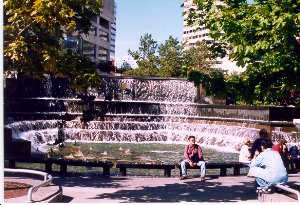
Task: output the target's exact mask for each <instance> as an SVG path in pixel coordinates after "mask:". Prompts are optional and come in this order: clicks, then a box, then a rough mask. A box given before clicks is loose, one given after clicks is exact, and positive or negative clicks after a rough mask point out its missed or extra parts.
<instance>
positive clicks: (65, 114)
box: [4, 75, 300, 152]
mask: <svg viewBox="0 0 300 205" xmlns="http://www.w3.org/2000/svg"><path fill="white" fill-rule="evenodd" d="M68 83H69V82H68V80H66V79H53V78H50V77H49V76H45V79H44V80H41V81H37V80H33V79H30V78H26V77H24V76H22V75H20V76H18V79H7V80H6V87H5V100H4V103H5V105H4V107H5V108H4V111H5V126H6V127H9V128H11V129H12V133H13V138H14V139H19V138H21V139H26V140H30V141H31V146H32V152H36V151H41V152H46V151H47V150H48V149H49V144H51V143H53V142H54V141H55V140H57V138H58V135H59V134H58V133H59V131H60V132H63V134H64V138H65V140H70V141H93V142H97V143H99V142H100V143H101V142H134V143H140V142H143V143H146V142H158V143H186V140H187V137H188V136H189V135H194V136H196V139H197V142H198V143H200V144H202V145H203V146H215V147H219V148H222V149H226V150H232V151H238V150H239V148H240V147H241V145H242V142H243V139H244V138H246V137H247V138H249V139H251V140H254V139H255V138H256V137H257V136H258V131H259V129H261V128H266V129H267V130H268V131H269V132H270V133H271V137H272V139H273V140H276V138H279V137H284V138H285V139H286V140H287V141H289V142H294V141H297V140H298V138H299V136H298V135H297V134H295V133H296V129H295V126H294V124H293V119H295V118H300V111H299V109H297V108H284V107H247V106H232V105H230V106H228V105H212V104H209V103H205V102H206V101H205V99H202V100H201V102H202V103H201V104H200V103H198V102H199V99H198V96H197V89H196V87H195V86H194V84H193V83H191V82H188V81H187V80H186V79H164V78H128V77H104V78H103V82H101V83H99V87H98V88H93V89H89V90H88V92H87V93H85V94H80V93H77V92H76V91H75V90H73V89H70V88H69V86H68ZM203 102H204V103H203ZM61 122H63V127H60V128H58V125H59V123H61Z"/></svg>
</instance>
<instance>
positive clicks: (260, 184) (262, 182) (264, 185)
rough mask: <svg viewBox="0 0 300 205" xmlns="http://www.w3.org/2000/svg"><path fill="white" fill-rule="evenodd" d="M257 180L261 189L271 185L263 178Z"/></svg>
mask: <svg viewBox="0 0 300 205" xmlns="http://www.w3.org/2000/svg"><path fill="white" fill-rule="evenodd" d="M255 180H256V182H257V184H258V185H259V186H260V187H266V186H268V185H269V183H268V182H266V181H265V180H263V179H261V178H258V177H256V178H255Z"/></svg>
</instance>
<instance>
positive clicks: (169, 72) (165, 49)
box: [158, 36, 183, 77]
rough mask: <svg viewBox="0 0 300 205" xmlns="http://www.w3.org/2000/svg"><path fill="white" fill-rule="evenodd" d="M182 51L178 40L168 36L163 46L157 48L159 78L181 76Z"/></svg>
mask: <svg viewBox="0 0 300 205" xmlns="http://www.w3.org/2000/svg"><path fill="white" fill-rule="evenodd" d="M182 50H183V46H182V45H181V44H180V42H179V41H178V39H175V38H173V37H172V36H169V39H168V40H166V41H165V43H164V44H160V45H159V47H158V54H159V57H158V62H159V70H158V76H160V77H179V76H181V75H182Z"/></svg>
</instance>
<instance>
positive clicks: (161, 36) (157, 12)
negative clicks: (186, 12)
mask: <svg viewBox="0 0 300 205" xmlns="http://www.w3.org/2000/svg"><path fill="white" fill-rule="evenodd" d="M182 2H183V0H116V4H117V22H116V27H117V33H116V57H122V56H127V55H128V50H129V49H130V50H131V51H136V50H138V47H139V43H140V38H141V37H142V36H144V35H145V34H147V33H148V34H151V35H152V38H153V40H155V41H157V42H158V45H159V44H161V43H164V42H165V41H166V40H168V38H169V36H170V35H171V36H172V37H174V38H177V39H178V40H179V42H181V41H182V25H183V17H182V12H183V9H182V8H181V7H180V5H181V4H182Z"/></svg>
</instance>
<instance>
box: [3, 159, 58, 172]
mask: <svg viewBox="0 0 300 205" xmlns="http://www.w3.org/2000/svg"><path fill="white" fill-rule="evenodd" d="M5 160H7V161H8V167H9V168H16V162H25V163H40V164H45V172H47V173H49V172H52V164H54V163H55V162H56V161H57V159H54V158H43V157H8V158H5Z"/></svg>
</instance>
